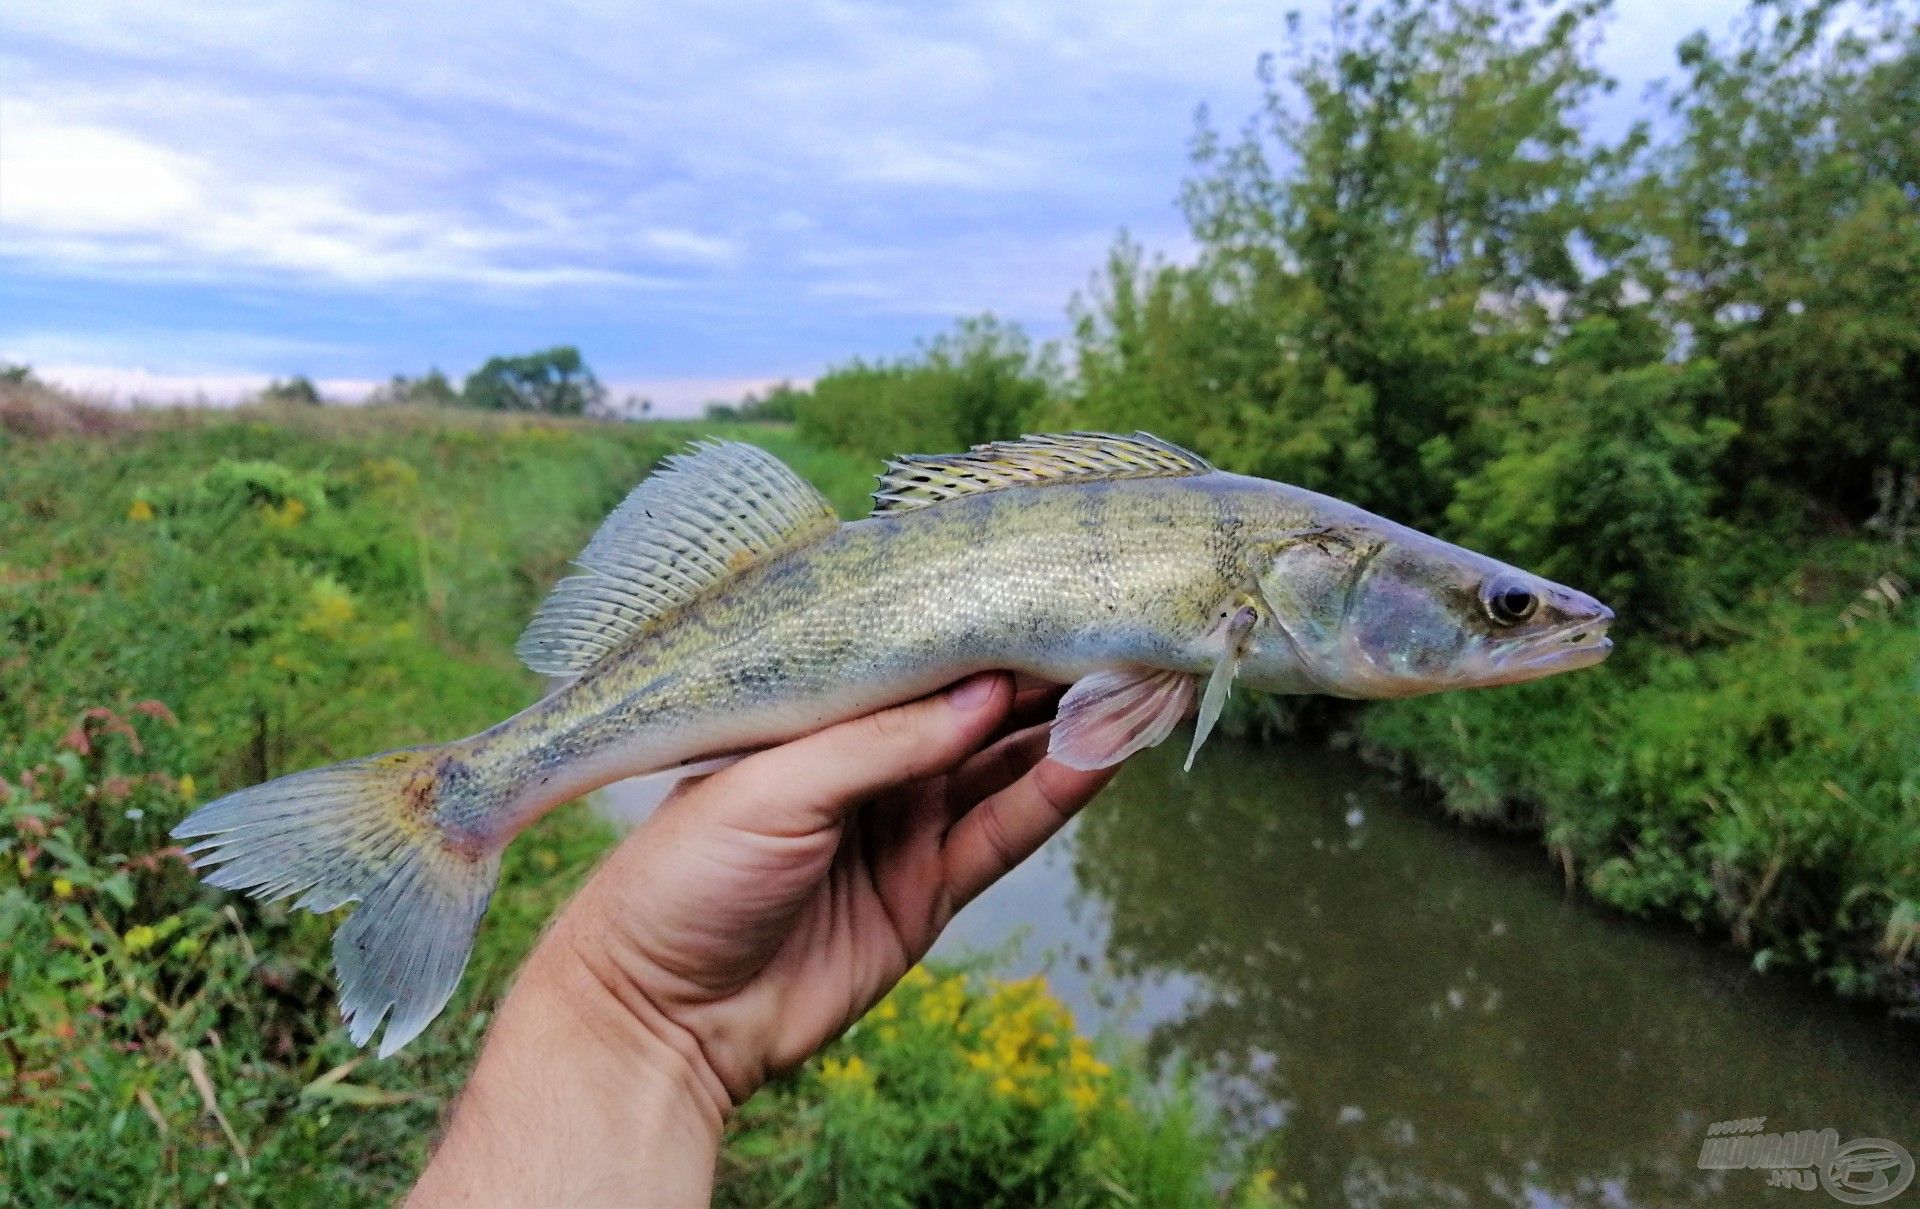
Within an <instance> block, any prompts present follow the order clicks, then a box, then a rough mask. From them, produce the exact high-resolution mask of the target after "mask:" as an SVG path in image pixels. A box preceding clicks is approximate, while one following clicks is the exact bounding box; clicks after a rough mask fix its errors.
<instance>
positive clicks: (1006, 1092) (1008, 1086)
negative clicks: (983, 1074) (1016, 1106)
mask: <svg viewBox="0 0 1920 1209" xmlns="http://www.w3.org/2000/svg"><path fill="white" fill-rule="evenodd" d="M993 1090H995V1091H997V1092H999V1093H1000V1094H1001V1095H1003V1096H1010V1095H1012V1094H1014V1093H1015V1092H1017V1091H1019V1090H1020V1085H1019V1084H1018V1083H1015V1082H1014V1081H1013V1080H1012V1079H1010V1078H1008V1077H1007V1076H1005V1075H1001V1076H1000V1077H999V1078H998V1079H995V1080H994V1081H993Z"/></svg>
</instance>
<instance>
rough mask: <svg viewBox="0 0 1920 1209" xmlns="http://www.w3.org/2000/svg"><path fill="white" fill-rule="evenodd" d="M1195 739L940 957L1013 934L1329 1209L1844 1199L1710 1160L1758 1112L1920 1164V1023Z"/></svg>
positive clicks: (1019, 880)
mask: <svg viewBox="0 0 1920 1209" xmlns="http://www.w3.org/2000/svg"><path fill="white" fill-rule="evenodd" d="M1178 746H1179V745H1176V744H1169V745H1167V746H1166V747H1165V748H1162V749H1161V750H1159V751H1156V752H1153V753H1149V754H1148V755H1146V756H1143V757H1141V758H1139V759H1137V760H1136V761H1135V762H1134V763H1133V765H1132V766H1130V767H1129V768H1128V769H1127V770H1126V772H1125V773H1124V774H1123V775H1122V776H1121V778H1120V779H1119V780H1118V781H1117V782H1116V783H1115V785H1114V786H1113V788H1112V789H1111V790H1109V791H1108V793H1107V794H1106V795H1105V796H1103V797H1102V798H1101V799H1100V800H1099V801H1098V802H1097V803H1096V804H1095V805H1094V806H1093V807H1092V808H1091V809H1090V810H1089V811H1088V813H1087V814H1086V815H1084V816H1083V817H1082V818H1081V819H1080V820H1079V821H1078V822H1077V823H1076V824H1075V825H1074V827H1073V828H1072V829H1071V830H1070V831H1069V832H1068V833H1066V834H1065V835H1063V836H1061V837H1059V838H1058V839H1056V840H1055V841H1054V842H1053V843H1051V844H1050V845H1048V847H1047V848H1046V849H1045V850H1044V851H1043V852H1042V853H1041V854H1040V855H1039V856H1038V857H1036V858H1035V859H1034V860H1033V861H1030V862H1029V863H1028V864H1027V865H1026V866H1024V867H1022V868H1021V869H1020V870H1018V871H1016V872H1015V874H1014V875H1013V876H1011V877H1009V878H1008V879H1007V880H1006V881H1005V882H1003V883H1002V884H1000V885H999V886H997V887H995V888H994V889H993V890H992V891H990V892H989V893H987V894H986V895H984V896H983V897H982V898H981V899H980V900H979V901H977V902H975V903H973V904H972V905H971V906H969V907H968V908H967V909H966V910H965V911H963V912H962V913H961V915H960V917H959V918H958V919H957V920H955V922H954V925H953V928H952V929H951V930H950V931H949V933H948V934H947V935H946V936H945V937H943V938H942V941H941V944H940V947H939V949H938V950H936V952H938V953H942V954H945V955H949V956H952V955H956V954H960V953H965V952H977V951H980V950H983V949H990V950H1000V951H1004V950H1006V949H1008V947H1009V945H1010V944H1015V943H1017V945H1018V951H1017V952H1015V953H1013V954H1011V955H1010V956H1005V957H1004V958H1003V960H1002V968H1006V969H1008V970H1009V972H1012V973H1022V974H1024V973H1029V972H1043V973H1045V974H1046V976H1047V978H1048V980H1049V983H1050V984H1051V986H1052V987H1053V989H1054V991H1055V993H1056V994H1058V995H1059V996H1061V998H1063V999H1064V1000H1065V1001H1066V1002H1067V1003H1068V1004H1069V1005H1070V1006H1072V1007H1073V1008H1074V1010H1075V1012H1076V1014H1077V1016H1078V1017H1079V1019H1080V1021H1081V1022H1082V1024H1083V1025H1084V1026H1090V1027H1092V1028H1095V1029H1103V1030H1107V1031H1109V1032H1118V1033H1122V1034H1126V1035H1129V1036H1132V1037H1135V1038H1138V1039H1140V1040H1142V1041H1143V1042H1144V1044H1145V1046H1146V1048H1147V1051H1148V1053H1149V1054H1150V1055H1151V1056H1152V1057H1153V1058H1155V1059H1156V1060H1165V1059H1168V1058H1171V1057H1173V1056H1175V1055H1181V1056H1184V1057H1185V1059H1186V1060H1188V1061H1189V1062H1191V1063H1192V1064H1194V1066H1195V1067H1196V1068H1197V1070H1198V1071H1199V1072H1200V1073H1201V1074H1202V1075H1203V1078H1204V1083H1205V1086H1206V1087H1207V1089H1208V1090H1209V1091H1210V1092H1211V1098H1212V1100H1213V1102H1214V1103H1215V1104H1216V1105H1217V1107H1218V1110H1219V1111H1220V1113H1221V1114H1222V1120H1223V1122H1224V1124H1225V1125H1226V1126H1227V1128H1228V1129H1229V1130H1230V1131H1231V1132H1232V1133H1233V1134H1234V1135H1235V1136H1237V1137H1239V1138H1241V1139H1254V1138H1260V1137H1263V1136H1267V1135H1271V1134H1274V1133H1276V1132H1277V1134H1278V1137H1279V1139H1280V1145H1281V1146H1282V1147H1283V1149H1284V1168H1285V1176H1286V1178H1287V1179H1289V1180H1292V1181H1296V1182H1298V1183H1300V1184H1301V1185H1303V1186H1304V1187H1305V1189H1306V1191H1307V1194H1308V1203H1309V1204H1312V1205H1341V1204H1346V1205H1355V1206H1402V1205H1407V1206H1412V1205H1420V1206H1429V1205H1513V1206H1528V1207H1530V1209H1546V1207H1561V1206H1564V1207H1574V1206H1581V1207H1585V1206H1596V1207H1598V1206H1605V1207H1608V1209H1622V1207H1647V1209H1652V1207H1655V1206H1667V1205H1687V1206H1693V1205H1767V1204H1779V1205H1787V1206H1790V1205H1795V1204H1803V1205H1807V1206H1813V1205H1818V1204H1834V1203H1837V1202H1835V1201H1833V1200H1830V1199H1829V1198H1828V1197H1827V1195H1826V1194H1824V1193H1822V1192H1818V1191H1815V1192H1794V1191H1790V1190H1783V1189H1778V1188H1769V1187H1768V1186H1767V1176H1766V1174H1765V1173H1764V1172H1757V1171H1730V1172H1710V1171H1702V1170H1700V1167H1699V1158H1700V1152H1701V1145H1702V1143H1703V1141H1704V1140H1705V1139H1706V1137H1707V1136H1708V1135H1707V1130H1708V1127H1709V1126H1710V1125H1711V1124H1713V1123H1714V1122H1717V1121H1727V1120H1733V1119H1737V1118H1748V1117H1765V1118H1766V1119H1767V1123H1766V1126H1765V1128H1766V1129H1768V1130H1778V1131H1784V1130H1797V1129H1825V1128H1832V1129H1835V1130H1837V1131H1838V1134H1839V1139H1840V1141H1841V1142H1846V1141H1848V1140H1851V1139H1854V1138H1858V1137H1869V1136H1870V1137H1879V1138H1886V1139H1891V1140H1892V1141H1895V1142H1898V1143H1901V1144H1903V1145H1905V1146H1906V1147H1908V1148H1909V1149H1913V1150H1920V1087H1917V1086H1916V1084H1920V1026H1915V1025H1911V1024H1900V1023H1895V1022H1892V1021H1889V1020H1887V1019H1886V1018H1885V1017H1884V1016H1883V1015H1882V1014H1880V1013H1878V1012H1875V1011H1873V1010H1859V1009H1855V1008H1853V1007H1850V1006H1848V1005H1845V1004H1842V1003H1840V1002H1837V1001H1836V1000H1834V999H1833V998H1832V997H1830V996H1828V995H1825V994H1823V993H1821V992H1819V991H1817V990H1814V989H1812V988H1810V987H1808V986H1806V985H1804V983H1803V982H1802V981H1801V980H1800V978H1799V976H1798V975H1796V974H1792V973H1785V974H1776V975H1773V976H1764V977H1763V976H1761V975H1759V974H1756V973H1754V972H1753V971H1752V970H1751V969H1750V968H1749V967H1748V965H1747V963H1746V962H1745V961H1744V959H1743V958H1742V957H1741V956H1740V955H1738V954H1736V953H1732V952H1728V951H1726V950H1724V949H1722V948H1720V947H1718V946H1717V945H1716V943H1715V942H1714V941H1712V940H1710V939H1703V938H1700V937H1696V936H1693V935H1691V934H1688V933H1686V932H1683V931H1677V930H1675V929H1672V928H1668V927H1660V926H1653V925H1647V924H1641V923H1637V922H1635V921H1632V920H1629V919H1625V918H1622V917H1620V916H1617V915H1614V914H1611V913H1608V912H1605V911H1603V910H1601V909H1599V908H1597V907H1595V906H1593V905H1592V904H1590V903H1586V902H1583V901H1581V900H1580V899H1579V898H1578V897H1576V896H1573V895H1570V894H1569V893H1568V891H1567V890H1566V887H1565V885H1564V884H1563V882H1562V881H1561V880H1560V878H1559V877H1558V875H1557V874H1556V873H1555V872H1554V871H1553V870H1552V869H1551V868H1550V867H1549V863H1548V861H1547V860H1546V858H1545V856H1544V854H1543V853H1542V851H1541V849H1540V847H1539V844H1538V843H1537V841H1532V840H1525V839H1516V838H1508V837H1502V836H1499V835H1494V834H1489V833H1487V832H1483V831H1472V830H1468V829H1466V828H1463V827H1460V826H1458V825H1456V824H1453V823H1450V822H1448V821H1446V820H1444V819H1442V818H1440V817H1438V815H1437V814H1436V812H1435V810H1434V809H1433V808H1432V807H1431V806H1430V805H1428V804H1425V803H1423V802H1421V801H1420V800H1418V797H1417V795H1414V794H1411V793H1409V792H1407V791H1406V790H1404V789H1403V788H1401V787H1399V786H1397V785H1396V783H1395V782H1394V781H1393V780H1392V779H1390V778H1388V777H1386V776H1384V775H1382V774H1380V773H1377V772H1375V771H1373V770H1371V769H1368V768H1366V767H1363V766H1362V765H1360V764H1359V763H1358V762H1357V761H1356V760H1354V759H1353V758H1352V757H1350V756H1348V755H1345V754H1343V753H1340V752H1337V751H1332V750H1329V749H1326V748H1323V747H1253V746H1247V745H1235V744H1232V743H1227V742H1216V743H1214V744H1211V745H1209V746H1208V748H1207V749H1206V751H1205V752H1203V753H1202V754H1201V757H1200V760H1199V763H1198V765H1197V767H1196V769H1195V771H1194V773H1193V774H1192V775H1190V776H1188V775H1183V774H1182V773H1181V772H1180V768H1179V762H1180V758H1181V754H1182V753H1181V751H1177V750H1175V749H1176V747H1178ZM1182 750H1184V749H1182ZM1900 1199H1901V1200H1902V1201H1905V1200H1908V1199H1913V1200H1915V1201H1916V1203H1920V1189H1915V1190H1913V1191H1910V1192H1908V1193H1906V1194H1905V1195H1904V1196H1903V1197H1902V1198H1900Z"/></svg>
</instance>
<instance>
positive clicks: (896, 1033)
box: [880, 1024, 900, 1045]
mask: <svg viewBox="0 0 1920 1209" xmlns="http://www.w3.org/2000/svg"><path fill="white" fill-rule="evenodd" d="M880 1040H882V1041H885V1042H887V1043H888V1044H889V1045H891V1044H892V1043H893V1042H895V1041H898V1040H900V1030H899V1029H897V1028H895V1027H894V1026H893V1025H891V1024H883V1025H881V1026H880Z"/></svg>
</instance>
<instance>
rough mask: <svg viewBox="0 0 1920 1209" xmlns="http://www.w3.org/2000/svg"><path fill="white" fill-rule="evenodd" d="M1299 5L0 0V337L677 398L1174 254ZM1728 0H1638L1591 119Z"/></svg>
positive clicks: (1166, 0) (1035, 305)
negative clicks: (1206, 118)
mask: <svg viewBox="0 0 1920 1209" xmlns="http://www.w3.org/2000/svg"><path fill="white" fill-rule="evenodd" d="M1289 7H1301V8H1303V9H1304V11H1305V12H1306V13H1307V15H1308V17H1309V21H1310V22H1311V21H1312V18H1313V16H1314V14H1315V12H1316V7H1315V5H1314V4H1313V3H1311V2H1310V0H1305V2H1300V0H1297V2H1296V3H1294V4H1243V3H1198V4H1196V3H1194V2H1193V0H1179V2H1174V0H1094V2H1088V0H1080V2H1077V3H1074V2H1055V0H989V2H982V3H962V2H958V0H955V2H951V3H919V4H877V3H854V2H848V0H790V2H787V3H766V4H762V3H737V2H733V0H711V2H708V3H676V2H661V0H653V2H648V3H624V4H597V3H549V4H542V5H533V4H526V3H520V2H516V3H492V2H487V0H472V2H468V3H457V4H385V5H378V6H376V5H367V4H364V3H343V4H323V3H247V4H241V5H231V6H229V5H223V4H217V3H210V2H208V0H199V2H197V3H174V2H171V0H138V2H135V0H127V2H125V3H118V4H95V3H88V2H86V0H61V2H60V3H57V4H54V3H48V4H34V3H21V4H11V5H7V6H5V7H4V8H3V9H0V358H5V359H8V360H15V361H27V362H29V363H31V364H34V365H35V366H38V367H41V368H42V370H43V372H46V373H47V374H48V375H49V376H51V377H54V378H56V379H58V380H62V381H66V382H69V383H71V384H75V385H79V386H83V387H87V388H90V389H95V390H100V391H107V392H112V393H117V394H120V395H123V396H125V395H133V394H140V395H147V396H152V397H164V396H178V395H181V394H184V393H191V392H194V391H204V392H206V393H208V394H209V395H211V396H214V397H222V396H227V395H231V394H234V393H237V392H239V391H241V390H244V389H247V388H248V387H251V386H255V385H257V384H258V383H259V382H260V381H262V380H264V377H265V376H268V375H286V374H291V373H306V374H309V375H311V376H313V377H315V378H318V379H322V380H323V381H325V382H327V383H330V384H332V385H333V387H334V388H335V389H337V390H338V391H340V392H341V393H343V394H352V393H354V392H355V391H357V390H360V389H364V386H365V384H367V383H370V382H372V381H375V380H379V379H383V378H385V377H386V376H387V375H388V374H390V373H393V372H395V371H405V372H418V371H420V370H422V369H424V368H426V367H427V366H428V365H438V366H440V367H442V368H444V369H446V370H447V371H448V372H450V373H453V374H455V375H458V374H461V373H464V372H466V371H467V370H470V369H471V368H472V367H473V366H474V365H476V364H477V363H478V362H479V361H480V360H482V359H483V358H485V357H486V356H488V355H489V354H492V353H496V352H512V351H524V350H526V349H531V348H536V347H542V346H545V345H549V344H555V343H572V344H577V345H579V346H580V347H581V348H582V350H583V351H584V352H585V353H586V355H587V357H588V360H589V362H590V363H591V364H593V365H594V366H595V367H596V369H598V371H599V372H600V375H601V377H602V378H603V379H605V380H607V381H608V382H609V383H611V384H613V385H615V386H616V388H618V389H622V390H630V391H638V392H641V393H645V394H648V395H650V396H652V397H654V398H656V399H658V400H659V401H660V402H661V404H662V407H663V409H665V410H685V409H690V408H692V407H694V406H696V405H697V404H698V403H699V402H700V401H701V400H702V399H705V398H707V397H715V396H719V397H727V396H737V395H738V394H739V393H740V392H741V391H742V390H745V389H749V388H752V387H755V386H758V385H761V384H764V383H767V382H770V381H773V380H777V379H780V378H795V379H805V378H808V377H811V376H812V375H814V374H816V373H818V372H819V371H820V370H821V369H822V368H824V367H825V366H827V365H829V364H832V363H834V362H837V361H841V360H845V359H846V358H848V357H850V356H853V355H869V356H871V355H886V354H893V353H897V352H901V351H904V350H905V349H907V348H909V347H910V346H911V345H912V343H913V341H914V339H915V338H916V337H918V336H922V335H925V334H928V333H930V332H932V331H934V330H936V329H938V328H940V327H942V326H944V325H945V324H946V323H948V322H949V321H950V320H951V319H952V318H954V317H956V316H959V315H963V314H970V313H975V312H979V311H985V310H991V311H994V312H996V313H998V314H1000V315H1003V316H1006V317H1010V318H1013V319H1016V320H1019V321H1020V322H1022V323H1025V324H1027V325H1028V326H1029V327H1030V328H1031V329H1032V330H1034V331H1035V332H1036V333H1038V334H1040V335H1042V336H1048V335H1053V334H1057V333H1058V332H1059V331H1060V329H1061V328H1062V326H1063V315H1064V308H1065V305H1066V302H1067V300H1068V298H1069V296H1070V295H1071V293H1072V292H1073V291H1074V290H1075V289H1076V288H1078V287H1079V286H1081V285H1083V284H1084V283H1085V281H1086V280H1087V278H1088V275H1089V274H1090V273H1091V272H1092V270H1093V269H1094V268H1095V267H1096V265H1097V264H1098V263H1099V261H1100V259H1101V257H1102V255H1103V253H1104V251H1105V249H1106V248H1107V247H1108V245H1109V244H1110V243H1111V242H1112V240H1113V237H1114V235H1115V234H1116V232H1118V231H1120V230H1121V229H1123V228H1124V229H1126V230H1129V231H1131V232H1133V233H1134V234H1135V235H1136V236H1137V237H1138V238H1140V239H1141V240H1142V241H1143V242H1145V243H1146V244H1147V246H1148V247H1150V248H1154V249H1156V250H1161V251H1165V252H1170V253H1173V254H1175V255H1178V254H1179V253H1180V251H1181V250H1182V248H1183V246H1184V241H1183V237H1182V229H1181V224H1180V221H1179V216H1178V214H1177V212H1176V211H1175V208H1174V198H1175V195H1176V192H1177V189H1178V184H1179V180H1180V177H1181V174H1182V172H1183V169H1184V162H1185V150H1186V143H1187V139H1188V136H1189V135H1190V134H1191V131H1192V123H1193V113H1194V109H1195V107H1196V106H1197V105H1199V104H1202V103H1205V104H1207V105H1209V106H1210V107H1211V108H1212V110H1213V112H1214V113H1215V115H1216V116H1217V117H1218V118H1219V119H1220V120H1221V121H1222V122H1223V123H1225V124H1229V125H1237V124H1238V122H1239V121H1240V119H1241V117H1242V116H1243V115H1245V114H1246V113H1248V112H1249V111H1250V110H1251V109H1252V107H1253V105H1254V103H1255V100H1256V96H1257V92H1256V87H1255V84H1254V79H1253V69H1254V63H1255V60H1256V58H1257V56H1258V55H1259V53H1260V52H1261V51H1262V50H1266V49H1272V48H1275V47H1277V46H1278V45H1279V43H1280V35H1281V29H1282V21H1283V15H1284V13H1285V11H1286V9H1287V8H1289ZM1739 7H1740V4H1739V2H1738V0H1667V2H1665V3H1658V2H1655V0H1624V2H1623V3H1621V4H1620V5H1619V8H1618V10H1617V11H1616V13H1615V14H1614V16H1613V18H1612V19H1611V21H1610V23H1609V25H1608V32H1607V40H1606V43H1605V45H1604V47H1603V49H1602V51H1601V60H1602V63H1603V65H1605V66H1606V67H1607V68H1608V69H1609V70H1610V71H1611V72H1613V73H1614V74H1615V75H1616V76H1618V77H1619V78H1620V80H1621V83H1622V87H1621V88H1620V90H1619V92H1618V93H1616V94H1615V95H1614V96H1613V97H1611V98H1609V99H1608V100H1606V101H1605V102H1603V103H1602V104H1601V106H1600V107H1599V108H1598V109H1597V110H1596V112H1595V113H1594V115H1593V120H1594V121H1595V123H1596V125H1597V126H1598V127H1600V128H1601V129H1609V130H1610V129H1616V128H1618V127H1619V126H1621V125H1623V124H1624V122H1625V121H1626V120H1627V116H1628V115H1629V114H1630V113H1636V112H1640V111H1642V108H1643V107H1642V106H1641V105H1640V103H1639V100H1638V98H1639V96H1640V94H1641V92H1642V91H1643V89H1644V87H1645V85H1646V83H1647V82H1648V81H1649V80H1651V79H1653V78H1656V77H1659V76H1663V75H1666V74H1668V72H1669V71H1670V65H1671V63H1672V47H1673V45H1674V43H1675V42H1677V41H1678V40H1679V38H1680V37H1682V36H1683V35H1684V34H1686V33H1687V32H1689V31H1691V30H1693V29H1696V28H1702V27H1705V28H1707V29H1709V30H1711V31H1713V32H1716V33H1718V32H1720V31H1722V30H1724V29H1725V28H1726V26H1727V24H1728V22H1729V21H1730V20H1731V18H1732V16H1733V15H1734V14H1735V13H1736V12H1737V11H1738V9H1739Z"/></svg>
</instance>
